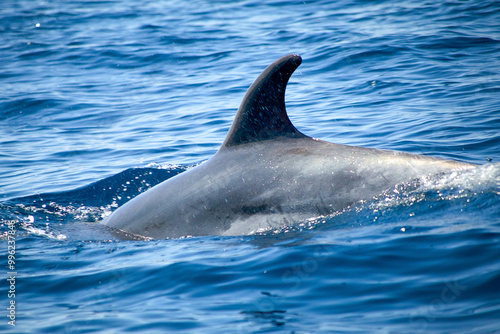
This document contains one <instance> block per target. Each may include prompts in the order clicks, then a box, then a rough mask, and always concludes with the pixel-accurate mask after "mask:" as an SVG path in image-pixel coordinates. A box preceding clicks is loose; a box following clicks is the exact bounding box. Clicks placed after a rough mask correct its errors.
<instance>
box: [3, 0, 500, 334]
mask: <svg viewBox="0 0 500 334" xmlns="http://www.w3.org/2000/svg"><path fill="white" fill-rule="evenodd" d="M1 7H2V8H1V9H0V42H1V43H0V87H1V89H0V143H1V144H0V145H1V146H0V147H1V150H0V219H1V224H0V225H1V226H0V229H1V230H0V232H1V233H2V241H1V242H0V248H1V249H2V250H1V251H0V255H1V257H0V262H1V263H2V268H3V269H2V275H1V276H0V277H2V282H3V283H2V284H1V285H0V306H1V307H0V308H1V309H2V310H3V311H1V312H0V314H2V316H1V317H0V331H2V332H4V331H5V332H12V333H95V332H98V333H131V332H133V333H157V332H158V333H164V332H174V331H183V332H186V333H271V332H272V333H274V332H280V333H281V332H282V333H347V332H348V333H424V332H425V333H429V332H431V333H472V332H474V333H500V320H499V319H500V190H499V189H500V104H499V100H500V3H499V2H498V1H494V0H489V1H458V0H457V1H400V0H398V1H382V0H380V1H361V0H359V1H354V0H346V1H336V2H334V3H330V2H329V1H269V2H267V3H265V4H262V3H260V2H257V1H255V2H254V1H201V0H200V1H189V2H174V1H156V0H155V1H131V0H126V1H111V0H110V1H72V0H67V1H31V0H24V1H19V0H4V1H2V6H1ZM288 53H298V54H300V55H301V56H302V57H303V59H304V61H303V63H302V65H301V66H300V67H299V69H298V70H297V71H296V73H294V75H293V76H292V78H291V81H290V83H289V85H288V89H287V95H286V98H287V108H288V113H289V115H290V117H291V119H292V121H293V122H294V124H295V125H296V127H297V128H298V129H299V130H300V131H302V132H304V133H306V134H308V135H310V136H313V137H316V138H321V139H324V140H327V141H331V142H335V143H340V144H350V145H357V146H366V147H375V148H383V149H392V150H400V151H406V152H412V153H417V154H424V155H431V156H437V157H442V158H448V159H455V160H461V161H466V162H471V163H477V164H481V165H482V166H481V167H479V168H477V169H475V170H473V171H468V172H461V173H454V174H450V175H445V176H442V177H439V178H429V179H428V180H427V181H426V182H424V183H423V184H422V186H421V187H419V188H410V187H404V186H401V187H400V188H396V189H394V190H390V191H388V192H387V193H385V194H381V195H380V196H378V197H377V198H375V199H373V201H370V202H368V203H361V204H359V205H356V206H354V207H353V208H351V209H349V210H346V211H344V212H341V213H338V214H337V215H333V216H332V217H329V218H325V219H324V220H323V221H316V222H315V224H311V225H308V226H302V227H298V228H295V229H282V230H279V231H273V232H269V233H265V234H262V235H250V236H238V237H196V238H184V239H176V240H161V241H150V242H146V241H120V240H117V239H115V238H114V237H112V236H111V235H109V234H108V233H107V231H106V230H105V229H103V228H102V226H101V225H99V221H101V220H102V219H103V217H105V216H106V215H108V214H109V213H110V212H112V210H114V209H115V208H116V207H117V206H119V205H120V204H123V203H125V202H126V201H127V200H128V199H129V198H132V197H134V196H136V195H137V194H139V193H141V192H144V191H145V190H147V189H148V188H150V187H151V186H153V185H155V184H157V183H159V182H161V181H162V180H165V179H167V178H169V177H171V176H173V175H175V174H178V173H181V172H183V171H184V170H186V169H187V168H189V167H192V166H194V165H196V164H198V163H200V162H202V161H204V160H206V159H208V158H209V157H210V156H212V155H213V154H214V153H215V152H216V151H217V149H218V147H219V145H220V144H221V143H222V141H223V140H224V137H225V134H226V132H227V130H228V129H229V127H230V125H231V122H232V119H233V117H234V115H235V112H236V109H237V108H238V105H239V103H240V101H241V99H242V98H243V95H244V94H245V91H246V89H247V88H248V87H249V86H250V85H251V83H252V82H253V80H254V79H255V78H256V77H257V76H258V75H259V74H260V72H261V71H262V70H263V69H264V68H265V67H266V66H267V65H269V64H270V63H271V62H273V61H274V60H275V59H277V58H278V57H280V56H283V55H285V54H288ZM9 231H15V246H16V249H15V264H14V268H11V269H9V268H8V255H7V254H8V246H9V245H11V244H9V241H8V233H9ZM12 269H14V270H15V272H17V275H16V281H15V287H14V288H15V298H9V296H8V295H9V290H10V289H11V288H10V285H9V282H8V281H7V280H6V279H5V278H7V277H8V273H9V272H11V271H13V270H12ZM12 301H15V305H16V310H15V311H16V313H15V316H16V318H15V321H16V322H15V324H16V326H15V327H12V326H11V325H9V324H8V321H11V320H10V319H9V318H8V317H7V315H8V312H9V311H8V310H6V308H7V307H9V305H10V304H9V303H10V302H12ZM2 319H3V320H2Z"/></svg>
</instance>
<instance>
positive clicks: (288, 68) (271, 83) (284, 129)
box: [221, 54, 306, 148]
mask: <svg viewBox="0 0 500 334" xmlns="http://www.w3.org/2000/svg"><path fill="white" fill-rule="evenodd" d="M301 62H302V58H300V56H299V55H294V54H291V55H287V56H284V57H281V58H280V59H278V60H276V61H275V62H274V63H272V64H271V65H269V66H268V67H267V68H266V69H265V70H264V72H262V73H261V75H259V77H258V78H257V80H255V82H254V83H253V84H252V86H250V88H249V89H248V91H247V93H246V95H245V97H244V98H243V101H242V102H241V105H240V107H239V109H238V112H237V113H236V117H235V119H234V121H233V124H232V125H231V128H230V129H229V133H228V135H227V137H226V140H225V141H224V143H223V144H222V146H221V148H226V147H231V146H236V145H240V144H245V143H251V142H257V141H261V140H269V139H274V138H278V137H289V138H302V137H306V136H305V135H304V134H302V133H301V132H300V131H299V130H297V129H296V128H295V127H294V126H293V124H292V122H291V121H290V119H289V118H288V115H287V113H286V108H285V89H286V84H287V83H288V79H290V76H291V75H292V73H293V72H294V71H295V69H297V67H299V65H300V63H301Z"/></svg>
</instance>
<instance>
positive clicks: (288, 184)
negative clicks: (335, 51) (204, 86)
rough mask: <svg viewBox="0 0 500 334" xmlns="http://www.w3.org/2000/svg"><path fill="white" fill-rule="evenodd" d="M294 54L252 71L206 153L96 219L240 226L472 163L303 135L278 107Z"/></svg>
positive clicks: (170, 227) (335, 205)
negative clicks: (226, 126) (222, 135)
mask: <svg viewBox="0 0 500 334" xmlns="http://www.w3.org/2000/svg"><path fill="white" fill-rule="evenodd" d="M301 62H302V59H301V58H300V56H298V55H293V54H292V55H287V56H284V57H282V58H280V59H278V60H277V61H275V62H274V63H272V64H271V65H270V66H268V67H267V68H266V70H265V71H264V72H262V74H261V75H260V76H259V77H258V78H257V79H256V81H255V82H254V83H253V85H252V86H251V87H250V88H249V89H248V91H247V93H246V95H245V97H244V99H243V101H242V103H241V105H240V108H239V109H238V112H237V114H236V117H235V120H234V122H233V124H232V126H231V128H230V130H229V133H228V135H227V137H226V139H225V141H224V143H223V144H222V146H221V147H220V149H219V151H218V152H217V153H216V154H215V155H214V156H213V157H212V158H210V159H209V160H208V161H206V162H205V163H203V164H201V165H199V166H197V167H196V168H193V169H191V170H188V171H186V172H184V173H181V174H179V175H177V176H175V177H173V178H171V179H168V180H166V181H164V182H163V183H161V184H159V185H157V186H155V187H153V188H151V189H149V190H148V191H146V192H145V193H142V194H140V195H139V196H137V197H135V198H133V199H132V200H130V201H129V202H127V203H125V204H124V205H123V206H121V207H120V208H118V209H117V210H116V211H115V212H113V213H112V214H111V215H110V216H109V217H108V218H107V219H106V220H105V221H104V222H103V224H105V225H107V226H109V227H111V228H113V229H117V230H119V231H122V232H125V233H128V234H133V235H138V236H143V237H148V238H154V239H163V238H177V237H182V236H186V235H191V236H200V235H242V234H249V233H252V232H254V231H258V230H265V229H275V228H279V227H281V226H284V225H287V224H288V225H290V224H293V223H296V222H300V221H303V220H305V219H309V218H314V217H318V216H323V215H328V214H332V213H335V212H338V211H340V210H342V209H344V208H346V207H348V206H349V205H352V204H353V203H356V202H359V201H361V200H369V199H371V198H372V197H373V196H376V195H378V194H381V193H383V192H384V191H386V190H387V189H390V188H392V187H394V186H395V185H396V184H399V183H402V182H407V181H410V180H412V179H415V178H418V177H422V176H426V175H433V174H438V173H443V172H450V171H454V170H460V169H466V168H474V167H475V165H473V164H468V163H464V162H457V161H452V160H444V159H438V158H434V157H428V156H422V155H415V154H408V153H403V152H396V151H387V150H380V149H371V148H363V147H355V146H347V145H338V144H333V143H329V142H325V141H321V140H317V139H314V138H311V137H308V136H306V135H304V134H303V133H301V132H300V131H299V130H297V129H296V128H295V127H294V125H293V124H292V123H291V121H290V119H289V118H288V115H287V112H286V108H285V89H286V85H287V83H288V80H289V79H290V76H291V75H292V73H293V72H294V71H295V69H297V67H298V66H299V65H300V63H301Z"/></svg>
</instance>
